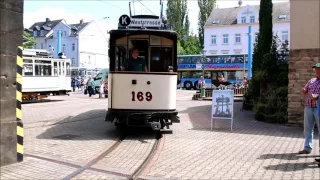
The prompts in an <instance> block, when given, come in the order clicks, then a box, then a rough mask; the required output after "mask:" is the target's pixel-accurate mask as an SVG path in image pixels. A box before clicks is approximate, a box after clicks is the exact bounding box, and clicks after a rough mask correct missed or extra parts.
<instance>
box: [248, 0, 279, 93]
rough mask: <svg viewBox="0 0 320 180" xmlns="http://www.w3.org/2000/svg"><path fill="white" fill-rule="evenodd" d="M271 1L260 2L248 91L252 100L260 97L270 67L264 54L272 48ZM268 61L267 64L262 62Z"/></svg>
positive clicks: (262, 0) (261, 0) (263, 0)
mask: <svg viewBox="0 0 320 180" xmlns="http://www.w3.org/2000/svg"><path fill="white" fill-rule="evenodd" d="M272 6H273V5H272V0H260V10H259V34H258V42H257V43H256V47H255V48H254V54H253V61H252V72H253V77H252V82H251V86H250V91H251V92H252V96H253V98H254V99H257V98H258V97H260V95H261V90H262V89H264V88H265V85H266V83H267V82H266V80H267V78H264V76H265V75H267V74H268V73H266V70H267V69H270V68H271V67H268V65H270V62H271V60H270V58H265V57H266V56H265V55H266V54H268V53H270V52H271V48H272V39H273V33H272ZM264 61H269V62H264ZM262 81H263V82H262Z"/></svg>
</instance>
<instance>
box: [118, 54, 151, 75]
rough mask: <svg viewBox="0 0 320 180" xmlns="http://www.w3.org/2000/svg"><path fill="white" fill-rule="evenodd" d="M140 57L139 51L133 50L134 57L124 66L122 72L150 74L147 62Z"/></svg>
mask: <svg viewBox="0 0 320 180" xmlns="http://www.w3.org/2000/svg"><path fill="white" fill-rule="evenodd" d="M138 56H139V49H138V48H133V49H132V56H131V57H130V58H129V59H127V61H126V62H125V64H124V66H122V67H121V71H144V72H148V68H147V65H146V62H145V61H144V60H143V59H142V58H140V57H138Z"/></svg>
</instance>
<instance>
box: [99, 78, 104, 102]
mask: <svg viewBox="0 0 320 180" xmlns="http://www.w3.org/2000/svg"><path fill="white" fill-rule="evenodd" d="M103 93H104V79H102V80H101V84H100V88H99V98H101V97H102V94H103Z"/></svg>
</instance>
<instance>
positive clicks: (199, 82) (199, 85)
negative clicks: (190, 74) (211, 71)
mask: <svg viewBox="0 0 320 180" xmlns="http://www.w3.org/2000/svg"><path fill="white" fill-rule="evenodd" d="M202 87H203V88H206V81H205V79H204V78H203V76H200V80H199V81H198V88H199V89H200V88H202Z"/></svg>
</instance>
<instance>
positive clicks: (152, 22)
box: [119, 15, 161, 27]
mask: <svg viewBox="0 0 320 180" xmlns="http://www.w3.org/2000/svg"><path fill="white" fill-rule="evenodd" d="M119 24H120V25H121V26H129V27H142V26H144V27H161V19H150V18H148V19H147V18H130V17H129V16H128V15H122V16H120V18H119Z"/></svg>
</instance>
